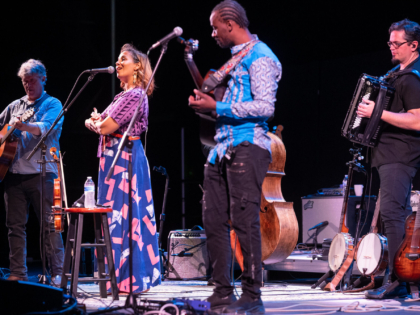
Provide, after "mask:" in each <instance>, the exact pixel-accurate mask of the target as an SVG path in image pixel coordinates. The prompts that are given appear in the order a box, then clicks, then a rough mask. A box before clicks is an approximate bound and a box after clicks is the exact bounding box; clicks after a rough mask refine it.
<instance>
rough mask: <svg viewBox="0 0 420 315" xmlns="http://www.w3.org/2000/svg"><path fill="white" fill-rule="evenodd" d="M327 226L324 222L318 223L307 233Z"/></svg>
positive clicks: (326, 222)
mask: <svg viewBox="0 0 420 315" xmlns="http://www.w3.org/2000/svg"><path fill="white" fill-rule="evenodd" d="M327 225H328V221H324V222H321V223H318V224H317V225H315V226H313V227H311V228H310V229H309V230H308V232H309V231H312V230H315V229H320V228H322V227H324V226H327Z"/></svg>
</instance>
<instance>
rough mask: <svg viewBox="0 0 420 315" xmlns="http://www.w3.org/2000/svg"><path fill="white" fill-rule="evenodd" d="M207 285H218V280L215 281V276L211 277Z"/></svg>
mask: <svg viewBox="0 0 420 315" xmlns="http://www.w3.org/2000/svg"><path fill="white" fill-rule="evenodd" d="M207 285H216V282H214V280H213V278H210V279H209V280H207Z"/></svg>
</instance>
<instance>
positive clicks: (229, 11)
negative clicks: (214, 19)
mask: <svg viewBox="0 0 420 315" xmlns="http://www.w3.org/2000/svg"><path fill="white" fill-rule="evenodd" d="M215 12H217V13H218V14H219V17H220V18H221V19H222V20H223V21H224V22H226V21H227V20H232V21H234V22H235V23H236V24H238V25H239V27H241V28H248V26H249V21H248V18H247V17H246V12H245V9H244V8H243V7H242V6H241V5H240V4H239V3H238V2H236V1H234V0H225V1H222V2H220V3H219V4H218V5H216V6H215V7H214V9H213V11H211V13H215Z"/></svg>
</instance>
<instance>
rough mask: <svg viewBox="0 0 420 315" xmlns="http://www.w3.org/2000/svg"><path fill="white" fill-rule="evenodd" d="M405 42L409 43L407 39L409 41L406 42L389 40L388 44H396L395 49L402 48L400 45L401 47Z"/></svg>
mask: <svg viewBox="0 0 420 315" xmlns="http://www.w3.org/2000/svg"><path fill="white" fill-rule="evenodd" d="M405 43H408V41H407V42H404V43H398V42H387V44H388V46H389V47H391V46H394V48H395V49H398V48H400V47H401V45H404V44H405Z"/></svg>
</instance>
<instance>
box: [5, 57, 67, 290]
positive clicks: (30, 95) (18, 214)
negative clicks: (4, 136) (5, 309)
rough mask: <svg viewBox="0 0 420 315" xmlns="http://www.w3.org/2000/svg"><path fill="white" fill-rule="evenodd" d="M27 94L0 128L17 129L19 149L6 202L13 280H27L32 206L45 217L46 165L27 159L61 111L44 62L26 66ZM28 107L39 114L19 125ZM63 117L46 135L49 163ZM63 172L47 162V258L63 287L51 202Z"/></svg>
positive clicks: (55, 281)
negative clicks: (50, 91)
mask: <svg viewBox="0 0 420 315" xmlns="http://www.w3.org/2000/svg"><path fill="white" fill-rule="evenodd" d="M18 76H19V77H20V78H21V80H22V84H23V88H24V89H25V92H26V95H25V96H24V97H22V98H20V99H17V100H15V101H13V102H12V103H11V104H9V105H8V106H7V107H6V108H5V109H4V110H3V112H2V113H1V114H0V128H1V129H2V128H3V127H4V126H5V125H6V124H9V125H14V126H15V127H16V129H15V131H14V136H15V137H16V138H17V141H18V146H17V151H16V155H15V158H14V160H13V162H12V164H11V165H10V167H9V171H8V172H7V175H6V177H5V180H4V201H5V204H6V226H7V228H8V229H9V232H8V237H9V247H10V253H9V260H10V276H9V277H8V279H7V280H24V281H25V280H28V276H27V267H26V223H27V221H28V212H29V205H30V204H31V205H32V206H33V209H34V210H35V213H36V216H37V217H38V220H40V218H41V211H42V209H41V206H40V205H41V167H40V164H38V163H37V161H38V160H40V159H41V152H40V150H38V151H37V152H36V154H35V155H34V156H33V157H32V158H31V159H30V160H29V161H28V160H26V158H27V157H28V156H29V154H30V153H31V152H32V150H33V149H34V147H35V146H36V145H37V143H38V141H39V139H40V136H41V135H42V134H44V133H46V132H47V131H48V130H49V129H50V127H51V125H52V124H53V122H54V120H55V119H56V117H57V116H58V114H59V112H60V111H61V108H62V105H61V102H60V101H59V100H58V99H56V98H54V97H52V96H50V95H48V94H47V93H46V92H45V90H44V86H45V82H46V81H47V73H46V69H45V66H44V65H43V64H42V62H40V61H39V60H34V59H29V60H28V61H26V62H24V63H23V64H22V65H21V67H20V69H19V72H18ZM29 109H33V110H34V115H33V116H32V117H31V118H30V119H28V120H27V121H26V122H22V121H20V118H21V117H22V115H23V114H24V113H25V112H26V111H28V110H29ZM63 120H64V119H63V118H62V119H61V120H60V122H59V123H58V124H57V125H56V126H55V127H54V130H53V131H52V132H51V133H50V134H49V136H48V137H47V139H46V141H45V144H46V146H47V155H46V159H47V160H52V159H53V158H52V156H51V155H50V153H49V149H50V148H51V147H55V148H57V150H59V149H60V147H59V138H60V134H61V128H62V125H63ZM57 174H58V170H57V165H56V164H55V163H47V164H46V180H45V181H46V183H45V188H46V191H45V192H44V198H45V206H46V209H45V212H46V215H45V218H44V222H45V223H44V226H46V234H45V247H46V256H47V258H48V262H49V266H50V268H51V276H52V282H53V284H55V285H60V282H61V274H62V270H63V261H64V246H63V240H62V238H61V234H60V233H55V230H54V216H53V215H52V208H51V207H52V203H53V197H54V196H53V193H54V178H57Z"/></svg>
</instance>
